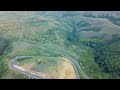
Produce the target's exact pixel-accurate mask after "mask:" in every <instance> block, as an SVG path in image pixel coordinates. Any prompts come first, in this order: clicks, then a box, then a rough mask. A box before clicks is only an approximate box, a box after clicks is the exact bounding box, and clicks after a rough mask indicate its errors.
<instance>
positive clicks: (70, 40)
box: [0, 11, 120, 79]
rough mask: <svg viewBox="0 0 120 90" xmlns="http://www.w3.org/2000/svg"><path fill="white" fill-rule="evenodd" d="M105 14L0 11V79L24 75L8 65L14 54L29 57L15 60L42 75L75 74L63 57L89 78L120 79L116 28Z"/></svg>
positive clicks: (117, 27) (70, 76) (61, 76)
mask: <svg viewBox="0 0 120 90" xmlns="http://www.w3.org/2000/svg"><path fill="white" fill-rule="evenodd" d="M108 13H109V12H106V13H103V12H99V13H97V12H96V13H94V12H87V13H86V12H66V11H63V12H53V11H49V12H47V11H45V12H38V11H37V12H35V11H34V12H23V11H21V12H5V13H0V15H1V17H0V72H1V73H2V74H0V78H9V76H10V77H11V78H29V77H27V76H24V75H21V74H20V73H18V72H15V71H12V70H11V69H10V68H9V67H8V65H7V64H8V62H9V60H10V59H12V58H14V57H16V56H33V58H31V59H30V58H29V59H20V60H19V59H18V60H17V61H16V62H15V64H16V65H18V66H20V67H23V68H24V69H26V70H27V71H28V72H35V73H37V74H39V75H40V76H41V75H42V76H43V77H44V76H45V77H46V78H66V79H67V78H77V77H76V73H75V70H74V67H73V65H72V64H71V63H70V62H69V61H72V62H73V63H74V64H77V65H76V66H77V68H78V66H80V67H81V68H82V70H83V71H84V73H85V74H86V75H87V76H89V77H90V78H93V79H97V78H98V79H102V78H111V79H112V78H120V73H119V72H120V67H119V64H120V62H119V61H120V60H119V56H120V55H119V52H120V50H119V41H120V39H119V38H120V26H119V25H117V24H115V23H113V22H111V21H110V18H108V17H100V15H101V14H102V15H108ZM112 13H114V14H115V15H116V16H119V14H118V13H116V12H112ZM114 14H112V15H113V16H114V17H115V15H114ZM118 18H119V17H117V20H118ZM112 20H113V19H112ZM114 21H116V19H114ZM117 23H118V21H117ZM71 57H72V58H71ZM73 58H74V59H73ZM68 67H69V68H68ZM3 71H4V72H3ZM78 73H79V75H80V77H81V78H85V77H83V74H82V71H81V70H80V69H79V68H78Z"/></svg>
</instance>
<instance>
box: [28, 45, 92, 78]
mask: <svg viewBox="0 0 120 90" xmlns="http://www.w3.org/2000/svg"><path fill="white" fill-rule="evenodd" d="M30 44H32V45H33V46H36V47H39V48H44V49H46V50H48V51H50V52H54V53H58V54H61V55H64V56H66V57H67V58H69V59H70V61H71V62H72V65H73V66H74V70H75V72H76V75H77V78H78V79H80V76H79V73H78V68H79V70H80V71H81V73H82V76H84V77H85V79H90V78H89V77H88V76H87V75H86V74H85V73H84V71H83V70H82V68H81V66H80V65H79V64H78V62H77V61H78V60H77V59H76V58H74V57H73V56H71V55H69V54H67V53H64V52H59V51H56V50H52V49H49V48H46V47H44V46H42V45H36V44H33V43H30Z"/></svg>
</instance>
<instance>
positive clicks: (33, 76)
mask: <svg viewBox="0 0 120 90" xmlns="http://www.w3.org/2000/svg"><path fill="white" fill-rule="evenodd" d="M24 30H25V28H23V30H22V31H21V34H20V38H19V40H18V44H19V42H20V41H21V39H22V35H23V32H24ZM30 44H31V45H33V46H36V47H39V48H44V49H46V50H48V51H50V52H54V53H58V54H61V55H64V56H66V57H67V58H69V59H70V60H69V62H70V63H71V64H72V66H73V67H74V70H75V73H76V76H77V79H80V75H79V73H78V69H79V70H80V72H81V74H82V78H83V77H84V78H85V79H90V78H89V77H88V76H87V75H86V74H85V73H84V71H83V70H82V68H81V66H80V65H79V64H78V62H77V59H76V58H74V57H73V56H71V55H69V54H67V53H64V52H59V51H55V50H51V49H48V48H46V47H44V46H42V45H36V44H33V43H30ZM22 58H32V56H16V57H15V58H13V59H11V60H10V61H9V63H8V66H9V67H10V68H11V69H12V70H14V71H17V72H19V73H22V74H24V75H27V76H29V77H32V78H35V79H42V78H41V77H40V76H38V75H36V74H33V73H30V72H26V71H23V70H20V69H18V68H16V67H15V66H14V61H15V60H17V59H22Z"/></svg>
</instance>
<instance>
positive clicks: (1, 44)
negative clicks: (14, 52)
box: [0, 38, 9, 55]
mask: <svg viewBox="0 0 120 90" xmlns="http://www.w3.org/2000/svg"><path fill="white" fill-rule="evenodd" d="M8 45H9V41H7V40H5V39H4V38H0V55H2V54H3V53H4V50H5V49H6V48H7V47H8Z"/></svg>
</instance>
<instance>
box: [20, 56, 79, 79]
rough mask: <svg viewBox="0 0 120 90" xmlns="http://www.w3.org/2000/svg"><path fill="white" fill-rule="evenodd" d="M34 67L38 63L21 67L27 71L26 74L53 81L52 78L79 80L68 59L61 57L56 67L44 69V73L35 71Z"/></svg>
mask: <svg viewBox="0 0 120 90" xmlns="http://www.w3.org/2000/svg"><path fill="white" fill-rule="evenodd" d="M46 63H47V62H46ZM43 64H45V63H43ZM34 65H36V62H30V63H27V64H23V65H21V66H20V67H21V68H23V69H25V70H26V72H30V73H32V74H36V75H38V76H40V77H42V78H45V79H51V78H52V79H76V78H77V77H76V74H75V71H74V68H73V66H72V65H71V63H70V62H69V61H68V59H67V58H63V57H60V58H59V61H58V63H57V64H56V65H51V66H48V67H42V69H43V71H35V70H33V69H32V67H33V66H34ZM40 65H41V64H40ZM46 68H47V69H46Z"/></svg>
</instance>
